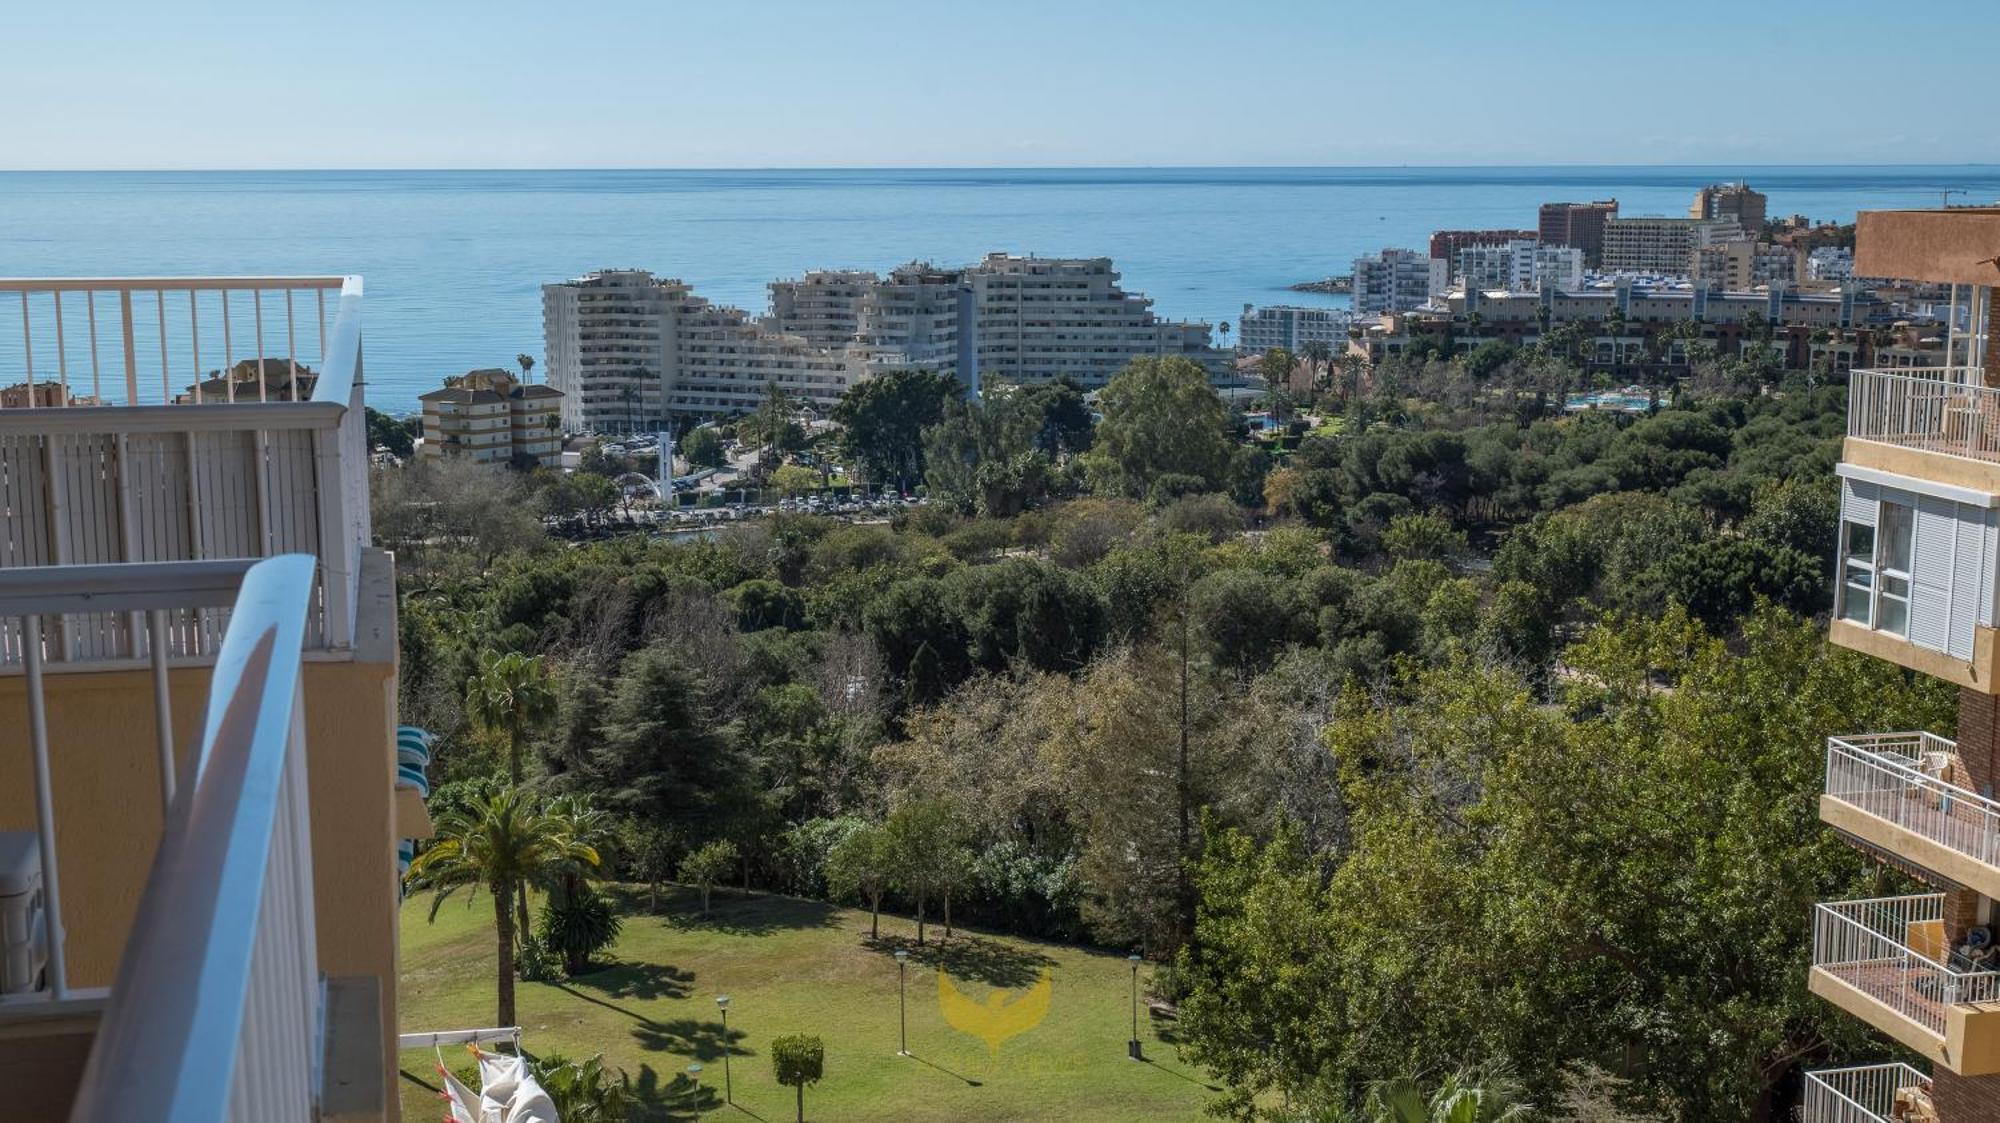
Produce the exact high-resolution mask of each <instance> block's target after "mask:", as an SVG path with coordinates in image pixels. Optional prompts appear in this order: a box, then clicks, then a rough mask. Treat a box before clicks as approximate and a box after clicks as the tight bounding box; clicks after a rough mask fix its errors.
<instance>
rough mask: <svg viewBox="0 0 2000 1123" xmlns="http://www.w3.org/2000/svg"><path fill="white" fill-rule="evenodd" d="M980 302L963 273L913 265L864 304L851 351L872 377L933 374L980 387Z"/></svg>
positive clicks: (876, 288)
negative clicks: (909, 372) (905, 372)
mask: <svg viewBox="0 0 2000 1123" xmlns="http://www.w3.org/2000/svg"><path fill="white" fill-rule="evenodd" d="M977 338H978V299H977V296H976V294H975V293H974V292H973V290H972V287H971V285H969V284H968V283H967V282H966V278H965V271H964V270H960V269H941V268H939V267H937V266H935V265H932V264H930V263H929V262H922V261H913V262H910V263H909V264H907V265H901V266H898V267H896V268H895V269H893V270H891V271H890V273H889V275H888V276H887V277H885V278H883V279H882V280H880V281H877V282H876V283H875V284H874V285H872V286H870V287H869V289H868V292H867V293H866V294H864V295H863V297H862V300H861V311H860V317H859V327H858V328H857V329H856V331H855V343H854V347H853V350H854V352H855V355H856V360H857V361H858V362H859V363H860V364H861V366H862V368H863V369H864V370H865V371H866V372H867V373H868V374H877V373H882V372H885V371H892V370H932V371H940V372H943V373H946V374H950V375H953V376H954V377H956V378H958V380H959V381H960V382H963V383H965V384H966V385H967V386H968V387H971V388H975V389H976V388H977V385H978V366H979V364H978V352H977V349H976V348H974V347H973V342H974V341H975V340H976V339H977Z"/></svg>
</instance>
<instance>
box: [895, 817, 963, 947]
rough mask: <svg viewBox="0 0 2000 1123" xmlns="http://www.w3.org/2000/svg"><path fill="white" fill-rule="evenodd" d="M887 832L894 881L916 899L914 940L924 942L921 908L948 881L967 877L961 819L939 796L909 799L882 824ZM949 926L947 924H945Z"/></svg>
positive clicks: (943, 890)
mask: <svg viewBox="0 0 2000 1123" xmlns="http://www.w3.org/2000/svg"><path fill="white" fill-rule="evenodd" d="M883 829H884V831H885V832H887V834H888V838H889V847H890V852H891V854H892V858H891V861H892V862H893V864H894V868H895V881H896V884H897V885H898V886H899V887H901V888H902V890H903V891H904V892H905V893H908V894H909V895H910V896H911V897H913V898H915V899H916V902H917V943H918V944H922V943H923V942H924V907H925V905H926V904H928V903H929V901H930V900H931V898H933V897H940V896H944V895H946V894H947V892H948V890H947V884H948V883H951V884H954V885H956V884H963V882H964V881H965V880H966V868H965V867H966V865H967V862H966V859H965V855H964V850H965V847H966V843H967V831H966V828H965V824H964V822H963V820H961V819H960V817H959V816H958V814H957V813H956V812H955V811H953V810H952V808H951V806H950V805H949V804H947V803H946V802H945V801H944V800H941V799H919V800H912V801H910V802H908V803H905V804H904V805H903V806H901V807H898V808H897V809H896V810H895V811H894V812H893V813H892V814H891V815H890V816H889V821H888V822H887V823H885V824H884V825H883ZM947 928H949V924H947Z"/></svg>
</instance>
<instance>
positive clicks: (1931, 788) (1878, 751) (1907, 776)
mask: <svg viewBox="0 0 2000 1123" xmlns="http://www.w3.org/2000/svg"><path fill="white" fill-rule="evenodd" d="M1968 783H1970V778H1969V777H1968V776H1967V775H1966V774H1965V772H1964V770H1963V767H1962V766H1961V765H1960V764H1959V763H1958V745H1957V743H1956V742H1954V741H1950V740H1947V739H1946V738H1943V737H1939V736H1936V735H1934V734H1930V733H1872V734H1862V735H1850V736H1844V737H1829V738H1827V741H1826V789H1825V795H1824V798H1823V799H1822V800H1821V804H1820V817H1821V818H1822V819H1824V820H1826V822H1827V823H1828V824H1829V825H1831V826H1833V827H1836V828H1838V829H1840V830H1842V831H1845V832H1847V833H1848V834H1851V835H1853V836H1855V837H1856V838H1859V839H1860V840H1862V841H1863V842H1866V843H1868V844H1870V845H1872V846H1875V847H1877V848H1879V849H1882V850H1884V851H1887V852H1889V853H1891V854H1895V855H1896V856H1898V857H1900V858H1904V859H1906V860H1908V861H1910V862H1913V863H1915V864H1916V865H1918V866H1920V867H1923V868H1924V869H1928V870H1932V871H1935V872H1937V873H1939V874H1942V875H1944V876H1945V877H1947V878H1949V879H1950V880H1952V881H1953V882H1956V883H1958V884H1961V885H1969V886H1972V887H1974V888H1978V889H1980V890H1981V891H1983V892H1987V893H2000V801H1995V800H1993V799H1989V798H1987V797H1986V796H1983V795H1981V794H1979V793H1978V792H1976V791H1974V790H1972V789H1971V788H1969V787H1967V786H1966V784H1968Z"/></svg>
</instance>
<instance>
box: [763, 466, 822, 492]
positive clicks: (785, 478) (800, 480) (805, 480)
mask: <svg viewBox="0 0 2000 1123" xmlns="http://www.w3.org/2000/svg"><path fill="white" fill-rule="evenodd" d="M819 479H820V476H819V473H818V472H815V471H813V470H812V469H811V468H808V467H806V466H805V465H803V464H785V465H781V466H780V467H779V468H778V470H777V471H775V472H772V473H771V486H772V487H775V488H777V489H778V493H779V494H780V495H783V496H786V497H787V498H790V497H792V496H796V495H804V494H805V493H806V492H808V491H811V490H813V489H814V488H816V487H818V486H819Z"/></svg>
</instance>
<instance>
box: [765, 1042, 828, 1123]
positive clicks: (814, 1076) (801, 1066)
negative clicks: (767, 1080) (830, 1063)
mask: <svg viewBox="0 0 2000 1123" xmlns="http://www.w3.org/2000/svg"><path fill="white" fill-rule="evenodd" d="M771 1071H772V1072H773V1073H774V1074H776V1076H777V1078H778V1083H780V1084H783V1085H785V1086H786V1087H788V1088H795V1089H797V1090H798V1095H799V1123H805V1119H806V1085H808V1084H817V1083H819V1081H820V1077H822V1076H824V1075H825V1074H826V1045H825V1043H824V1042H822V1041H820V1039H819V1038H818V1037H815V1036H813V1035H812V1034H808V1033H788V1034H785V1035H784V1036H783V1037H774V1038H772V1039H771Z"/></svg>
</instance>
